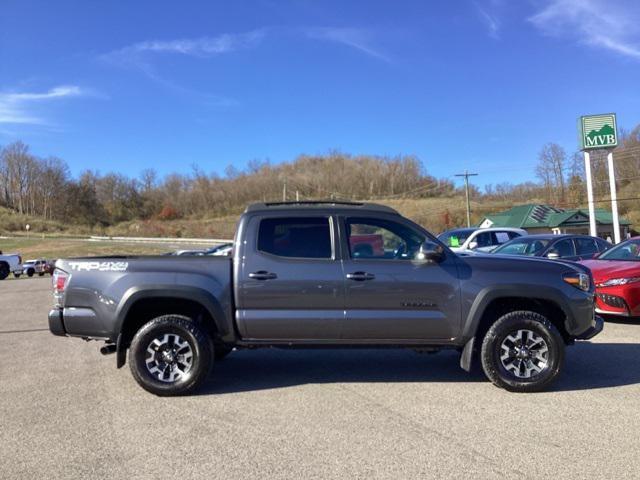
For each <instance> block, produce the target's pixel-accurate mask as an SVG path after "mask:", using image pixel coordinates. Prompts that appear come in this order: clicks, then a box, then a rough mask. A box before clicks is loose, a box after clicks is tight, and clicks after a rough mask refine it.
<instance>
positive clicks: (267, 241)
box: [49, 202, 603, 395]
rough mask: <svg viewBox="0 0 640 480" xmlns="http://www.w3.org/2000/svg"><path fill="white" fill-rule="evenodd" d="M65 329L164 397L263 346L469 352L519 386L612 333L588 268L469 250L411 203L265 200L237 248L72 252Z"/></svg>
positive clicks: (464, 355) (61, 288)
mask: <svg viewBox="0 0 640 480" xmlns="http://www.w3.org/2000/svg"><path fill="white" fill-rule="evenodd" d="M53 287H54V297H55V308H54V309H53V310H51V312H50V313H49V328H50V330H51V332H52V333H54V334H55V335H63V336H65V335H66V336H73V337H82V338H85V339H95V340H104V341H105V342H106V343H105V345H104V346H103V347H102V348H101V352H102V353H104V354H107V353H115V354H116V359H117V361H116V363H117V366H118V368H120V367H122V366H123V365H124V364H125V362H126V352H127V350H128V351H129V365H130V368H131V372H132V374H133V376H134V378H135V379H136V381H137V382H138V383H139V384H140V385H141V386H142V387H143V388H145V389H146V390H148V391H150V392H153V393H155V394H157V395H178V394H185V393H189V392H192V391H194V390H195V389H196V388H198V387H199V386H200V385H202V383H203V382H204V381H205V380H206V378H207V376H208V375H209V372H210V370H211V368H212V365H213V363H214V361H215V360H221V359H222V358H224V357H225V356H226V355H228V354H229V353H230V352H231V351H232V350H233V349H242V348H256V347H286V348H290V347H332V348H337V347H363V346H365V347H366V346H376V347H380V346H385V347H404V348H413V349H417V350H421V351H425V350H426V351H436V350H441V349H455V350H457V351H459V352H460V354H461V355H460V364H461V367H462V368H463V369H465V370H467V371H469V370H470V369H471V366H472V362H473V361H474V359H475V358H477V357H478V356H479V360H480V362H481V364H482V367H483V370H484V372H485V374H486V375H487V377H488V378H489V379H490V380H491V381H492V382H493V383H494V384H496V385H498V386H500V387H503V388H506V389H507V390H511V391H517V392H530V391H538V390H541V389H543V388H545V387H547V386H548V385H549V384H550V383H551V382H552V381H553V380H554V379H555V378H556V377H557V376H558V374H559V372H560V370H561V367H562V364H563V359H564V351H565V345H569V344H572V343H573V342H574V341H575V340H585V339H589V338H591V337H593V336H594V335H596V334H597V333H599V332H600V331H601V330H602V325H603V323H602V319H601V318H599V317H597V316H595V315H594V308H593V297H594V287H593V281H592V278H591V274H590V272H589V270H588V269H586V268H585V267H582V266H580V265H577V264H572V263H563V262H559V261H549V260H545V259H537V258H516V257H501V256H498V255H487V256H482V255H475V256H468V257H462V256H457V255H456V254H454V253H453V252H451V250H449V249H448V248H447V247H446V246H445V245H443V244H442V243H441V242H439V241H438V240H437V239H436V238H435V237H434V236H433V235H431V234H430V233H429V232H427V231H425V230H424V229H423V228H422V227H420V226H419V225H416V224H415V223H413V222H411V221H410V220H408V219H406V218H403V217H402V216H401V215H400V214H398V212H396V211H395V210H393V209H391V208H388V207H384V206H380V205H374V204H362V203H347V202H297V203H266V204H265V203H262V204H254V205H251V206H249V207H248V208H247V209H246V211H245V212H244V214H243V215H242V216H241V218H240V222H239V224H238V229H237V232H236V237H235V241H234V251H233V255H232V257H231V258H227V257H181V256H176V257H168V256H162V257H111V258H79V259H68V260H58V261H57V262H56V269H55V271H54V276H53Z"/></svg>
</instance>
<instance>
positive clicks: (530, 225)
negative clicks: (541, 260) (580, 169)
mask: <svg viewBox="0 0 640 480" xmlns="http://www.w3.org/2000/svg"><path fill="white" fill-rule="evenodd" d="M595 214H596V227H597V231H598V236H599V237H602V238H607V237H609V238H614V236H613V216H612V214H611V212H608V211H606V210H603V209H600V208H597V209H596V210H595ZM480 227H481V228H489V227H514V228H524V229H525V230H526V231H527V232H529V233H531V234H534V233H555V234H561V233H576V234H585V235H589V210H588V209H582V208H570V209H564V208H557V207H552V206H550V205H541V204H533V203H531V204H527V205H517V206H515V207H513V208H511V209H509V210H506V211H504V212H499V213H495V214H491V215H487V216H486V217H484V219H483V220H482V222H480ZM630 227H631V222H629V221H628V220H626V219H624V218H620V238H623V239H624V238H627V234H628V233H629V232H630V230H631V228H630Z"/></svg>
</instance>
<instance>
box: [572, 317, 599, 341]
mask: <svg viewBox="0 0 640 480" xmlns="http://www.w3.org/2000/svg"><path fill="white" fill-rule="evenodd" d="M603 328H604V320H603V318H602V317H599V316H598V315H595V316H594V317H593V322H592V324H591V326H590V327H589V328H588V329H587V330H585V331H584V332H582V333H581V334H580V335H578V336H577V337H576V340H589V339H591V338H593V337H595V336H596V335H598V334H599V333H600V332H601V331H602V329H603Z"/></svg>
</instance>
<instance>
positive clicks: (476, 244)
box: [469, 241, 478, 250]
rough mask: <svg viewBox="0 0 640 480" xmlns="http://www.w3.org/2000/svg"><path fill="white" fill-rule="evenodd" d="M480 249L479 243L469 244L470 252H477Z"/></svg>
mask: <svg viewBox="0 0 640 480" xmlns="http://www.w3.org/2000/svg"><path fill="white" fill-rule="evenodd" d="M476 248H478V242H475V241H474V242H469V250H475V249H476Z"/></svg>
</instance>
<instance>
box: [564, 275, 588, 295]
mask: <svg viewBox="0 0 640 480" xmlns="http://www.w3.org/2000/svg"><path fill="white" fill-rule="evenodd" d="M562 279H563V280H564V281H565V282H567V283H568V284H569V285H572V286H574V287H576V288H579V289H580V290H583V291H585V292H588V291H589V288H590V287H591V280H590V279H589V275H587V274H586V273H578V272H576V273H565V274H564V275H563V276H562Z"/></svg>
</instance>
